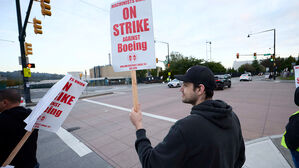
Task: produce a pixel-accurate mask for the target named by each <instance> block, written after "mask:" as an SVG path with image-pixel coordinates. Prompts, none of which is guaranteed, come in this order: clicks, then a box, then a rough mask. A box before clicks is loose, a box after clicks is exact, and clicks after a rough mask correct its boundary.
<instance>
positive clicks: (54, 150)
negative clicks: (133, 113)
mask: <svg viewBox="0 0 299 168" xmlns="http://www.w3.org/2000/svg"><path fill="white" fill-rule="evenodd" d="M281 136H282V135H277V136H271V137H263V138H259V139H255V140H251V141H248V142H246V162H245V164H244V166H243V168H295V167H294V165H293V162H292V158H291V155H290V152H289V151H288V150H287V149H285V148H283V147H282V146H280V141H281ZM37 156H38V161H39V163H40V167H41V168H52V167H55V168H71V167H76V168H80V167H82V168H83V167H84V168H95V167H99V168H112V166H111V165H110V164H109V163H107V162H106V161H105V160H104V159H102V158H101V157H100V156H99V155H97V154H96V153H95V152H93V151H91V152H90V153H88V154H86V155H84V156H82V157H80V156H79V155H78V154H77V153H76V152H75V151H74V150H73V149H72V148H70V147H69V146H68V145H66V144H65V143H64V142H63V140H62V139H60V138H59V136H58V135H57V134H54V133H50V132H47V131H42V130H40V131H39V138H38V151H37Z"/></svg>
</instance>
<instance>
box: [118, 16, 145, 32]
mask: <svg viewBox="0 0 299 168" xmlns="http://www.w3.org/2000/svg"><path fill="white" fill-rule="evenodd" d="M119 27H120V30H119ZM113 30H114V32H113V35H114V36H118V35H124V34H132V33H139V32H146V31H149V30H150V29H149V23H148V18H145V19H140V20H136V21H135V20H134V21H131V22H124V23H120V24H115V25H113ZM119 32H120V33H119Z"/></svg>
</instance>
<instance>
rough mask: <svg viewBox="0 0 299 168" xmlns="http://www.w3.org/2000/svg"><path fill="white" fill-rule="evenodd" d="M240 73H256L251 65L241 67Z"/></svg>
mask: <svg viewBox="0 0 299 168" xmlns="http://www.w3.org/2000/svg"><path fill="white" fill-rule="evenodd" d="M238 71H239V72H241V73H244V72H251V73H253V72H254V71H255V68H254V67H253V66H252V65H250V64H243V65H241V66H240V67H239V69H238Z"/></svg>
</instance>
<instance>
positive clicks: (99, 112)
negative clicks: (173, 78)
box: [63, 77, 297, 168]
mask: <svg viewBox="0 0 299 168" xmlns="http://www.w3.org/2000/svg"><path fill="white" fill-rule="evenodd" d="M111 89H113V88H111ZM294 91H295V85H294V83H289V82H280V81H264V80H260V78H259V77H255V78H254V79H253V81H250V82H240V81H239V80H238V78H233V79H232V87H231V88H225V89H224V90H216V91H215V94H214V99H221V100H224V101H225V102H227V103H228V104H230V105H231V106H232V107H233V111H234V112H235V113H236V114H237V115H238V116H239V119H240V122H241V126H242V132H243V136H244V138H245V140H251V139H256V138H259V137H264V136H269V135H277V134H282V133H283V132H284V127H285V125H286V123H287V121H288V117H289V116H290V115H291V114H292V113H293V112H295V111H296V110H297V107H296V105H295V104H294V102H293V101H294V100H293V94H294ZM113 92H114V94H110V95H105V96H99V97H93V98H87V99H81V100H79V101H78V103H77V104H76V105H75V107H74V108H73V110H72V112H71V113H70V115H69V117H68V118H67V119H66V121H65V122H64V124H63V127H64V128H65V129H70V128H74V127H77V128H78V127H79V128H80V129H76V130H74V131H72V132H71V133H72V134H73V135H74V136H76V137H77V138H78V139H79V140H81V141H82V142H83V143H84V144H86V145H87V146H89V147H90V148H91V149H92V150H93V151H95V152H96V153H97V154H99V155H100V156H101V157H102V158H103V159H104V160H106V161H107V162H109V163H110V164H111V165H112V166H114V167H124V168H127V167H141V165H140V163H139V160H138V157H137V154H136V152H135V148H134V141H135V129H134V127H133V126H132V125H131V123H130V121H129V117H128V113H129V111H130V109H131V108H132V95H131V88H130V87H129V86H122V87H119V88H114V89H113ZM138 92H139V102H140V104H141V109H142V111H143V114H144V118H143V120H144V127H145V128H146V130H147V135H148V137H149V138H150V140H151V142H152V145H153V146H155V145H156V144H158V143H159V142H160V141H161V140H162V139H163V138H164V137H165V135H166V134H167V132H168V130H169V128H170V127H171V125H173V123H174V122H175V121H176V120H178V119H180V118H183V117H185V116H187V115H188V114H189V113H190V108H191V105H188V104H183V103H182V102H181V93H180V92H179V88H168V87H167V85H166V84H151V85H139V87H138ZM195 129H196V128H195Z"/></svg>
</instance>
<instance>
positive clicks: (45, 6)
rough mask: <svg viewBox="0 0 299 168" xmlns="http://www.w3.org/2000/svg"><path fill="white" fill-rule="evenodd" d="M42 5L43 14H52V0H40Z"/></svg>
mask: <svg viewBox="0 0 299 168" xmlns="http://www.w3.org/2000/svg"><path fill="white" fill-rule="evenodd" d="M40 7H41V8H42V15H44V16H45V15H47V16H51V15H52V13H51V11H50V10H51V6H50V0H40Z"/></svg>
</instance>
